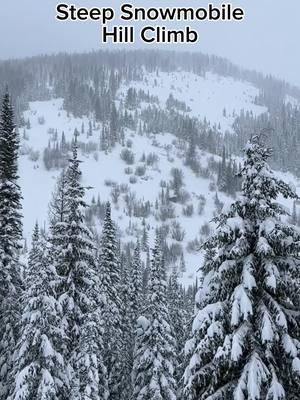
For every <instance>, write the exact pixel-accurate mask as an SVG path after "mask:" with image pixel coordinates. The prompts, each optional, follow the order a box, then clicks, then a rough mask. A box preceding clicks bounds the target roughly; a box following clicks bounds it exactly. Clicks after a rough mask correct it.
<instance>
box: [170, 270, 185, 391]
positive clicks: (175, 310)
mask: <svg viewBox="0 0 300 400" xmlns="http://www.w3.org/2000/svg"><path fill="white" fill-rule="evenodd" d="M168 306H169V315H170V324H171V327H172V330H173V332H174V337H175V342H176V355H177V357H176V360H177V365H178V368H177V369H176V379H177V382H178V384H179V381H180V379H181V378H182V372H183V369H184V366H183V360H184V351H183V349H184V343H185V340H186V338H187V336H186V324H187V311H186V310H185V308H184V297H183V289H182V287H181V286H180V284H179V282H178V271H177V267H173V270H172V273H171V275H170V277H169V285H168Z"/></svg>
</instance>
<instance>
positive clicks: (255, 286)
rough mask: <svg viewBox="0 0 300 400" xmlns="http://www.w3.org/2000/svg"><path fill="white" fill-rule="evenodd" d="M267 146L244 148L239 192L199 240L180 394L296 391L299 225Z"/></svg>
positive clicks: (215, 397) (266, 395) (299, 385)
mask: <svg viewBox="0 0 300 400" xmlns="http://www.w3.org/2000/svg"><path fill="white" fill-rule="evenodd" d="M270 154H271V151H270V149H268V148H266V147H265V146H264V145H263V144H261V141H260V138H259V137H258V136H255V137H253V138H252V139H251V141H250V142H249V143H248V144H247V146H246V148H245V161H244V165H243V168H242V171H241V173H242V178H243V183H242V194H241V197H240V198H239V199H238V200H237V201H236V202H235V203H233V204H232V205H231V207H230V208H229V209H228V210H227V211H223V212H222V213H221V215H220V216H219V217H217V218H216V222H217V223H218V228H217V231H216V233H215V235H214V236H213V237H212V238H210V239H209V241H207V242H206V243H205V245H204V248H205V249H206V259H205V263H204V266H203V273H204V280H203V284H202V288H201V289H200V290H199V291H198V294H197V296H196V306H197V309H198V311H197V313H196V316H195V319H194V323H193V328H192V337H191V339H190V340H189V341H188V342H187V344H186V354H187V357H188V365H187V368H186V371H185V398H187V399H189V400H192V399H193V400H196V399H197V400H208V399H209V400H227V399H233V400H246V399H247V400H284V399H285V400H296V399H297V398H299V393H300V340H299V338H300V336H299V332H300V295H299V293H300V291H299V288H300V286H299V285H300V266H299V265H300V264H299V250H300V233H299V231H298V230H297V228H295V227H294V226H292V225H289V224H287V223H286V222H285V220H286V216H285V215H286V213H287V212H286V209H285V208H284V207H282V206H281V205H280V204H278V203H277V202H276V199H277V197H278V196H279V195H282V196H283V197H285V198H292V199H296V198H297V195H296V194H295V193H294V191H293V190H292V189H291V188H290V187H289V185H287V184H285V183H284V182H283V181H281V180H279V179H277V178H276V176H275V175H274V174H273V172H272V171H271V170H270V168H269V166H268V164H267V159H268V157H269V156H270Z"/></svg>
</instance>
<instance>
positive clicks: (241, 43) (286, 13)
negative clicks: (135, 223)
mask: <svg viewBox="0 0 300 400" xmlns="http://www.w3.org/2000/svg"><path fill="white" fill-rule="evenodd" d="M58 2H59V0H0V58H1V59H6V58H12V57H13V58H15V57H24V56H31V55H36V54H45V53H55V52H59V51H69V52H73V51H77V52H79V51H85V50H92V49H98V48H100V46H101V44H100V33H99V22H78V23H74V22H72V23H65V22H64V23H62V22H58V21H56V20H55V8H56V4H57V3H58ZM61 2H64V3H75V4H76V5H77V6H86V7H91V6H96V7H104V6H110V7H114V8H115V9H116V10H118V9H119V6H120V3H121V2H120V1H117V0H73V1H67V0H64V1H61ZM124 2H128V3H133V4H134V5H136V6H141V5H146V6H147V7H151V6H157V5H160V6H170V7H171V6H185V7H188V6H194V7H201V6H207V4H208V3H209V1H208V0H198V1H196V0H181V1H179V0H169V1H163V0H161V1H157V0H147V1H146V0H137V1H133V0H132V1H129V0H128V1H124ZM224 2H227V1H224ZM214 3H215V4H220V3H221V1H215V2H214ZM232 3H233V4H234V5H235V6H242V7H243V8H244V9H245V12H246V19H245V20H244V21H243V22H235V23H234V22H233V23H231V22H226V23H224V22H219V23H212V22H211V23H203V22H197V23H196V24H195V25H194V26H195V27H197V30H198V32H199V33H200V42H199V43H198V44H197V45H184V46H183V45H181V46H176V48H177V49H183V48H184V49H185V50H191V51H197V50H201V51H203V52H206V53H211V54H216V55H220V56H225V57H227V58H229V59H230V60H231V61H233V62H235V63H237V64H239V65H241V66H244V67H247V68H251V69H257V70H259V71H262V72H265V73H272V74H273V75H275V76H278V77H281V78H284V79H286V80H288V81H290V82H291V83H295V84H297V85H298V86H300V52H299V39H300V22H299V21H300V1H299V0H234V1H232ZM172 26H173V27H174V24H173V25H172ZM137 46H141V45H140V44H137ZM111 47H112V46H111V45H110V46H108V45H106V48H111ZM124 47H125V48H129V47H128V46H124ZM151 47H152V48H153V46H151ZM164 47H165V48H170V49H171V47H170V46H168V45H165V46H164Z"/></svg>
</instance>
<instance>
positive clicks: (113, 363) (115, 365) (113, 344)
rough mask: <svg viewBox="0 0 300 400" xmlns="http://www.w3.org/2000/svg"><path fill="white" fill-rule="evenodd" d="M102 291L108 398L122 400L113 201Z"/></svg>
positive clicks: (105, 235)
mask: <svg viewBox="0 0 300 400" xmlns="http://www.w3.org/2000/svg"><path fill="white" fill-rule="evenodd" d="M98 269H99V271H98V273H99V276H100V284H101V293H102V294H103V296H104V299H105V306H104V312H103V319H104V321H105V323H104V345H105V354H104V360H105V365H106V367H107V371H108V384H109V393H110V394H109V400H119V399H120V398H122V395H123V384H124V379H123V378H124V377H123V372H122V348H123V334H122V316H121V309H122V306H121V297H120V296H121V282H120V280H121V268H120V262H119V257H118V249H117V240H116V228H115V226H114V223H113V221H112V219H111V207H110V203H107V205H106V214H105V219H104V226H103V232H102V241H101V251H100V255H99V260H98Z"/></svg>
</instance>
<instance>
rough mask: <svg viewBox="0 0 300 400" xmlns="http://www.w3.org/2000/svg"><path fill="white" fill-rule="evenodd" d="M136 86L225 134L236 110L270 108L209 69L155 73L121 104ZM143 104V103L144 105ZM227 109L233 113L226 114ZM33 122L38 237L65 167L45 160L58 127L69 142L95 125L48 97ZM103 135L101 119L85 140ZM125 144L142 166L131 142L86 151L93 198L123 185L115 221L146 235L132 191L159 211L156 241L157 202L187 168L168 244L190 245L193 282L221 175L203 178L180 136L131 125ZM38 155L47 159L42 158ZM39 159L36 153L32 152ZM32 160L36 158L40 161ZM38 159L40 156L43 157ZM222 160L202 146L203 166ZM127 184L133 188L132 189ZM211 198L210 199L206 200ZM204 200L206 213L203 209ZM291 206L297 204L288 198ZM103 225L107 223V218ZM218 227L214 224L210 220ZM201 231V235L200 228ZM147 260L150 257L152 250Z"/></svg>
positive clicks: (25, 159) (32, 113) (23, 168)
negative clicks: (125, 156) (129, 201)
mask: <svg viewBox="0 0 300 400" xmlns="http://www.w3.org/2000/svg"><path fill="white" fill-rule="evenodd" d="M129 87H135V88H136V89H142V90H144V91H145V92H149V93H150V94H151V95H154V96H157V97H158V99H159V104H160V107H162V108H164V107H165V103H166V100H167V98H168V97H169V95H170V93H172V94H173V96H174V98H176V99H178V100H181V101H184V102H185V103H186V104H187V106H188V107H189V108H190V111H188V113H190V115H192V116H195V117H197V118H201V119H203V118H204V117H205V118H206V119H207V121H209V122H210V123H211V124H219V123H220V125H221V131H223V132H224V131H225V130H230V129H231V125H232V123H233V120H234V118H233V113H234V112H239V111H240V110H241V109H245V110H248V111H250V112H253V113H254V114H259V113H262V112H264V111H265V109H264V108H263V107H259V106H257V105H255V104H254V98H255V96H256V95H257V89H256V88H254V87H253V86H251V85H250V84H248V83H246V82H239V81H234V80H233V79H231V78H224V77H219V76H217V75H213V74H207V75H206V77H205V78H202V77H199V76H196V75H194V74H191V73H185V72H182V73H180V72H178V73H163V72H159V73H158V74H148V75H146V76H145V77H144V80H143V81H142V82H132V83H127V84H126V85H125V84H123V85H122V86H121V88H120V90H119V92H118V93H117V98H118V100H119V101H121V100H122V99H123V100H124V99H125V94H126V92H127V90H128V88H129ZM142 107H143V105H142ZM225 107H226V110H227V113H226V115H224V114H223V110H224V108H225ZM24 117H25V120H28V119H29V120H30V128H29V129H25V131H24V132H23V133H22V132H20V133H21V137H22V139H21V153H22V155H21V156H20V183H21V187H22V192H23V208H24V210H23V214H24V234H25V237H26V238H27V239H28V241H29V240H30V237H31V232H32V229H33V225H34V223H35V222H36V220H38V222H39V223H40V225H43V224H44V223H45V224H46V223H47V222H46V221H47V212H48V203H49V201H50V198H51V192H52V191H53V189H54V185H55V183H56V178H57V176H58V175H59V171H58V170H55V169H51V170H47V169H46V168H45V165H44V162H43V151H44V149H45V148H46V147H47V146H48V143H49V141H50V142H53V132H55V131H56V130H57V134H58V136H59V137H60V136H61V133H62V132H64V134H65V138H66V141H71V140H72V138H73V135H74V130H75V129H77V131H78V132H81V129H82V124H84V126H85V127H87V126H88V124H89V120H90V119H89V118H88V117H84V118H74V117H73V116H68V115H67V113H66V112H65V111H64V110H63V99H53V100H49V101H44V102H32V103H30V108H29V110H27V111H26V112H25V114H24ZM101 132H102V126H101V124H95V126H94V128H93V130H92V136H87V135H86V134H85V133H81V134H80V135H79V138H78V140H79V141H80V142H86V143H88V142H90V143H91V142H93V143H96V144H97V145H98V144H99V142H100V138H101ZM125 147H127V148H128V149H130V151H132V152H133V153H134V163H132V165H127V164H126V163H125V162H124V161H123V160H122V159H121V158H120V153H121V151H122V149H124V147H122V146H121V145H116V147H115V148H113V149H112V151H110V152H108V153H107V154H106V153H105V152H103V151H99V149H96V150H95V151H93V152H89V153H86V152H85V153H82V154H80V159H81V160H82V161H83V163H82V164H81V169H82V172H83V183H84V185H86V186H91V187H92V188H91V189H89V190H87V201H88V203H90V202H91V200H92V198H93V197H94V198H97V196H98V195H99V196H100V199H101V201H106V200H110V201H112V196H111V192H112V188H113V186H114V184H115V183H118V184H119V185H121V184H123V189H124V192H123V193H121V194H120V196H119V199H118V202H117V203H113V210H112V214H113V218H114V220H115V221H116V223H117V224H118V226H119V227H120V234H121V237H122V241H123V242H129V241H131V240H132V241H135V240H136V237H137V236H141V234H142V222H143V218H141V217H134V216H130V215H129V213H128V210H127V208H126V202H125V196H126V195H128V194H129V195H130V194H131V195H132V196H135V199H136V200H137V201H138V200H143V201H144V202H146V201H149V202H150V204H151V213H150V215H149V217H148V218H146V224H147V226H148V227H149V244H150V245H152V244H153V238H154V234H155V228H156V227H158V226H160V225H161V224H162V222H161V221H159V220H158V218H157V210H156V207H155V203H156V201H157V198H158V196H159V193H160V192H161V190H162V186H164V183H163V182H168V181H170V180H171V170H172V168H175V167H176V168H179V169H181V170H182V171H183V181H184V187H183V189H184V190H185V191H186V192H187V200H186V202H185V204H178V203H174V204H172V206H173V207H174V218H170V219H168V220H167V221H166V222H165V224H168V225H169V228H170V234H169V235H168V243H169V244H170V245H171V244H172V243H173V244H176V245H177V250H178V246H179V248H181V249H182V251H183V253H184V257H185V263H186V272H185V273H183V275H182V280H183V282H184V283H186V284H188V283H192V282H193V281H194V280H195V277H196V273H197V270H198V268H199V267H200V266H201V262H202V255H201V254H200V253H199V252H196V251H195V245H196V242H194V243H193V241H195V239H198V240H200V238H201V237H202V239H203V238H204V237H205V235H207V233H208V230H207V224H208V223H209V222H210V221H211V220H212V218H213V216H214V213H215V212H216V207H215V197H216V187H215V179H206V178H204V177H199V176H196V175H195V174H194V172H193V171H192V170H191V169H190V168H189V167H187V166H186V165H185V163H184V158H183V154H182V151H181V149H180V146H179V143H178V140H177V139H176V137H175V136H173V135H171V134H168V133H161V134H156V135H151V134H149V135H143V136H141V135H139V134H138V133H137V132H133V131H131V130H129V129H126V131H125ZM37 152H38V153H39V157H37ZM33 153H34V154H35V157H32V154H33ZM151 153H153V154H155V155H156V156H157V161H156V162H154V163H152V164H149V165H147V164H146V163H145V161H144V158H143V157H144V155H145V156H147V155H149V154H151ZM32 158H33V159H34V161H32ZM37 158H38V159H37ZM212 158H214V159H218V157H217V156H212V155H211V154H208V153H206V152H201V151H198V159H199V160H200V163H201V166H203V167H205V166H207V165H208V162H209V159H212ZM138 166H140V167H142V168H145V172H144V173H143V174H139V173H137V167H138ZM284 179H285V180H286V181H288V182H292V183H293V184H294V185H295V186H297V185H298V181H297V180H296V179H295V178H294V177H293V176H292V175H287V174H285V175H284ZM126 185H127V186H126ZM218 197H219V200H220V201H221V202H222V203H224V204H228V203H230V202H231V201H232V199H231V198H230V197H228V196H226V195H225V194H223V193H218ZM203 199H204V200H203ZM199 203H202V205H203V210H202V211H201V212H199ZM286 205H287V206H288V207H289V208H291V204H290V203H289V202H288V203H286ZM187 206H193V209H194V212H193V215H192V216H185V215H184V209H185V208H186V207H187ZM174 221H178V222H179V223H180V225H181V228H182V230H183V231H184V232H185V235H184V238H183V239H182V240H176V239H174V238H172V233H171V232H172V227H173V226H174ZM95 224H96V225H97V227H98V228H100V225H101V224H100V221H96V222H95ZM209 226H210V227H213V224H210V225H209ZM200 230H201V233H200ZM144 257H145V254H144Z"/></svg>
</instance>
